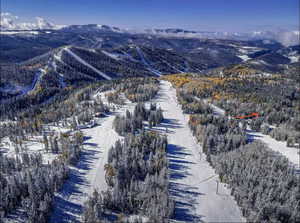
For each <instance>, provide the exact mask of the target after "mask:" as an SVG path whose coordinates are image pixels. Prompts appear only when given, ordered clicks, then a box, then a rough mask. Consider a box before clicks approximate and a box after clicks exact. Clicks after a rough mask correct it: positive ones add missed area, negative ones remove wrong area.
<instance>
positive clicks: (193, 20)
mask: <svg viewBox="0 0 300 223" xmlns="http://www.w3.org/2000/svg"><path fill="white" fill-rule="evenodd" d="M0 1H1V11H2V12H9V13H11V14H13V15H15V16H18V17H19V20H21V21H22V22H23V21H24V22H27V21H32V20H33V18H34V17H43V18H45V19H46V20H49V21H50V22H52V23H55V24H60V25H71V24H105V25H113V26H118V27H121V28H133V29H139V28H141V29H142V28H184V29H192V30H203V31H204V30H205V31H230V32H231V31H249V30H257V29H268V28H271V27H281V28H290V27H293V28H295V27H298V22H299V0H0Z"/></svg>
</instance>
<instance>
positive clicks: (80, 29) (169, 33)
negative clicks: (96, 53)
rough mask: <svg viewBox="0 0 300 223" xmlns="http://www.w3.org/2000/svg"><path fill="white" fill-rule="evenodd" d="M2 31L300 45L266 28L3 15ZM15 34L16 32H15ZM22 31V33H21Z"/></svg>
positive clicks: (294, 34) (293, 33)
mask: <svg viewBox="0 0 300 223" xmlns="http://www.w3.org/2000/svg"><path fill="white" fill-rule="evenodd" d="M1 21H2V23H1V25H0V30H1V33H2V34H21V31H22V32H24V30H26V31H37V30H61V31H62V32H68V33H70V32H72V33H74V32H75V33H86V32H89V33H91V32H95V33H100V32H102V33H124V34H147V35H149V38H151V36H162V37H180V38H200V39H230V40H244V41H249V40H265V41H276V42H280V43H282V44H283V45H284V46H291V45H297V44H299V36H300V35H299V31H297V30H293V29H274V28H273V29H272V28H268V29H266V28H264V29H258V30H254V31H248V32H219V31H216V32H211V31H195V30H186V29H181V28H166V29H157V28H153V29H140V30H137V29H122V28H118V27H115V26H108V25H99V24H87V25H69V26H63V25H56V24H53V23H51V22H49V21H47V20H45V19H44V18H42V17H36V18H35V21H34V22H20V21H19V18H18V16H15V15H13V14H11V13H8V12H3V13H1ZM12 31H14V32H12ZM18 31H19V33H18Z"/></svg>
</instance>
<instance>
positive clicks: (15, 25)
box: [0, 12, 60, 30]
mask: <svg viewBox="0 0 300 223" xmlns="http://www.w3.org/2000/svg"><path fill="white" fill-rule="evenodd" d="M0 16H1V24H0V28H1V30H38V29H57V28H60V26H57V25H54V24H53V23H51V22H48V21H47V20H45V19H44V18H41V17H36V18H35V21H34V22H21V21H20V20H19V17H18V16H15V15H13V14H11V13H9V12H3V13H1V14H0Z"/></svg>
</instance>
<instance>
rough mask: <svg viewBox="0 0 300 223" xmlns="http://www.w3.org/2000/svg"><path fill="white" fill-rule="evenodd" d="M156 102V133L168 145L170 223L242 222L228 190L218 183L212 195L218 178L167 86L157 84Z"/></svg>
mask: <svg viewBox="0 0 300 223" xmlns="http://www.w3.org/2000/svg"><path fill="white" fill-rule="evenodd" d="M156 102H157V103H158V105H159V106H160V107H161V108H162V109H163V112H164V117H165V122H164V123H163V124H162V125H160V127H159V130H160V131H162V132H163V131H165V132H166V135H167V137H168V143H169V145H168V157H169V168H170V193H171V196H172V197H173V198H174V199H175V202H176V208H175V216H174V219H173V221H174V222H199V221H204V222H245V221H246V220H245V219H244V218H243V217H242V213H241V211H240V209H239V207H238V206H237V204H236V202H235V200H234V198H233V197H232V196H231V195H230V190H229V189H227V188H226V186H225V185H224V184H222V183H219V186H218V192H216V191H217V182H216V180H217V179H218V176H217V175H216V173H215V171H214V169H213V168H212V167H211V166H210V165H209V163H208V162H207V161H206V157H205V154H203V153H202V152H201V151H202V148H201V146H200V145H199V144H197V143H196V141H195V139H194V137H193V136H192V134H191V131H190V129H189V127H188V116H187V115H184V114H183V112H182V109H181V107H180V106H179V105H178V102H177V97H176V90H175V89H174V88H173V87H172V86H171V84H170V83H169V82H166V81H162V82H161V90H160V92H159V95H158V99H157V100H156Z"/></svg>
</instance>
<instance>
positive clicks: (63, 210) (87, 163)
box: [51, 143, 100, 222]
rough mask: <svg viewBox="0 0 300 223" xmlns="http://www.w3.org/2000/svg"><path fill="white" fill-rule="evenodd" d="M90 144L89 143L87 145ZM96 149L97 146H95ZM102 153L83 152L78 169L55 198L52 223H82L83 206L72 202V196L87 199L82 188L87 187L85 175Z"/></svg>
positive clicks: (71, 171)
mask: <svg viewBox="0 0 300 223" xmlns="http://www.w3.org/2000/svg"><path fill="white" fill-rule="evenodd" d="M86 144H88V143H86ZM92 146H93V147H96V146H97V144H93V145H92ZM98 153H100V151H97V150H91V149H90V150H83V151H82V152H81V154H80V160H79V161H78V163H77V164H76V168H74V169H71V170H70V173H69V178H68V179H67V180H66V182H65V183H64V185H63V187H62V188H61V190H60V192H59V193H58V195H56V196H55V198H54V204H55V209H54V212H53V215H52V218H51V222H80V221H78V219H77V217H76V216H78V215H80V214H81V213H82V211H83V210H82V208H83V207H82V206H81V205H79V204H77V203H76V202H73V201H70V197H71V196H78V197H79V199H80V198H81V199H82V198H83V199H86V198H87V196H88V195H87V194H83V192H82V189H81V188H80V186H82V185H87V184H88V182H86V179H85V175H86V174H85V173H81V171H88V170H90V169H92V168H93V167H92V163H93V160H94V159H97V158H96V154H98Z"/></svg>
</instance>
